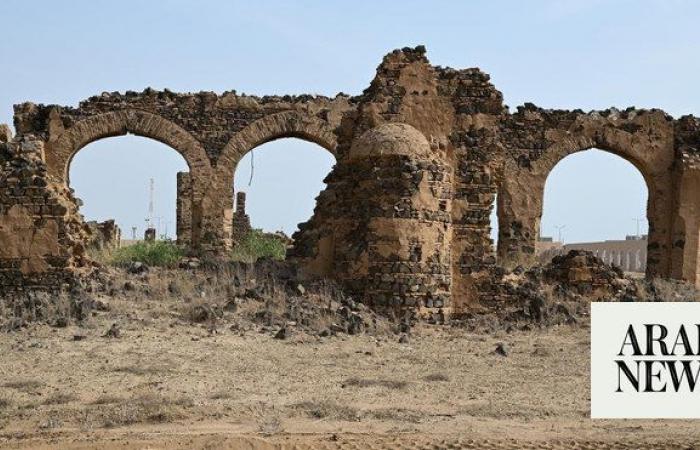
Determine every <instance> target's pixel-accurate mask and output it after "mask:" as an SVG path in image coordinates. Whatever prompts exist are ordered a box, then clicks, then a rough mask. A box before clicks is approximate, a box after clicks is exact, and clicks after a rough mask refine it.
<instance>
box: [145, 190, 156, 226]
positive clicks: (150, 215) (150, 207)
mask: <svg viewBox="0 0 700 450" xmlns="http://www.w3.org/2000/svg"><path fill="white" fill-rule="evenodd" d="M154 192H155V182H154V181H153V178H151V184H150V187H149V191H148V219H146V220H147V221H148V228H151V227H153V198H154Z"/></svg>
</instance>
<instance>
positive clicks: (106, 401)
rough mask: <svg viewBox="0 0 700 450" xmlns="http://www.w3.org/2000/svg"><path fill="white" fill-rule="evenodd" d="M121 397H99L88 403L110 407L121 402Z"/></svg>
mask: <svg viewBox="0 0 700 450" xmlns="http://www.w3.org/2000/svg"><path fill="white" fill-rule="evenodd" d="M123 401H124V399H123V398H122V397H117V396H116V395H100V396H99V397H97V398H96V399H95V400H93V401H92V402H90V404H91V405H111V404H114V403H120V402H123Z"/></svg>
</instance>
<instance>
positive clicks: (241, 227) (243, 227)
mask: <svg viewBox="0 0 700 450" xmlns="http://www.w3.org/2000/svg"><path fill="white" fill-rule="evenodd" d="M232 227H233V243H234V245H235V244H239V243H240V242H241V241H242V240H243V239H244V238H245V237H246V236H247V235H248V233H250V231H251V226H250V217H248V214H246V212H245V192H243V191H241V192H237V193H236V212H235V213H234V214H233V225H232Z"/></svg>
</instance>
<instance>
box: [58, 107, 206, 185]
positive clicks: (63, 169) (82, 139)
mask: <svg viewBox="0 0 700 450" xmlns="http://www.w3.org/2000/svg"><path fill="white" fill-rule="evenodd" d="M126 134H133V135H136V136H143V137H147V138H150V139H154V140H156V141H159V142H162V143H163V144H165V145H167V146H169V147H171V148H173V149H174V150H175V151H177V152H178V153H180V154H181V155H182V157H183V158H185V161H186V162H187V165H188V166H189V167H190V171H192V173H193V174H195V173H200V172H207V171H209V169H210V163H209V158H208V157H207V154H206V152H205V150H204V147H203V146H202V145H201V144H200V143H199V142H198V141H197V140H196V139H195V138H194V137H192V135H191V134H190V133H189V132H187V131H186V130H184V129H183V128H182V127H180V126H178V125H176V124H174V123H173V122H171V121H169V120H167V119H164V118H163V117H161V116H158V115H156V114H152V113H148V112H145V111H138V110H122V111H114V112H109V113H104V114H98V115H95V116H92V117H89V118H87V119H83V120H81V121H79V122H77V123H75V124H74V125H73V126H71V127H70V128H68V129H66V130H64V131H63V132H62V133H61V134H60V135H59V136H58V137H57V138H56V139H55V140H50V141H49V143H48V148H47V151H46V154H45V159H46V165H47V170H48V173H49V175H51V176H54V177H56V178H57V179H61V180H64V181H65V183H66V184H68V183H69V178H68V169H69V167H70V163H71V161H72V160H73V158H74V157H75V155H76V154H77V153H78V152H79V151H80V150H81V149H82V148H83V147H85V146H86V145H88V144H90V143H91V142H94V141H97V140H99V139H104V138H108V137H113V136H123V135H126Z"/></svg>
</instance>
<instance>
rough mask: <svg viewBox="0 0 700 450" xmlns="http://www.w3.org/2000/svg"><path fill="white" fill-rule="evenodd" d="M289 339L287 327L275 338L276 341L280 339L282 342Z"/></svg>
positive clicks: (280, 330)
mask: <svg viewBox="0 0 700 450" xmlns="http://www.w3.org/2000/svg"><path fill="white" fill-rule="evenodd" d="M288 337H289V331H287V327H286V326H285V327H282V328H280V329H279V331H278V332H277V333H275V336H274V338H275V339H280V340H284V339H287V338H288Z"/></svg>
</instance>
